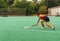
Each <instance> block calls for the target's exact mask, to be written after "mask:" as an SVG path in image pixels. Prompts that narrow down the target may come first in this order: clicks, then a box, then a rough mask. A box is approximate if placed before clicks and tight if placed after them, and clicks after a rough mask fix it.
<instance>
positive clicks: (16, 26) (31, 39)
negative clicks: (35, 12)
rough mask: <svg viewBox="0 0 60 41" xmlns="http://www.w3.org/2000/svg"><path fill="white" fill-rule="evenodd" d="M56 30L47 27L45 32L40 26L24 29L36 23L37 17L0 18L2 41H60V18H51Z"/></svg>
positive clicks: (0, 39) (0, 36) (0, 37)
mask: <svg viewBox="0 0 60 41" xmlns="http://www.w3.org/2000/svg"><path fill="white" fill-rule="evenodd" d="M49 18H50V23H51V24H52V25H54V26H55V30H50V29H49V28H48V27H47V26H46V25H45V27H46V28H45V30H41V24H40V23H39V24H38V26H36V27H32V28H28V29H24V26H30V25H33V24H35V23H36V21H37V17H36V16H9V17H0V41H60V17H49Z"/></svg>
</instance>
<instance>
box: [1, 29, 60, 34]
mask: <svg viewBox="0 0 60 41" xmlns="http://www.w3.org/2000/svg"><path fill="white" fill-rule="evenodd" d="M4 30H12V31H13V30H24V31H36V32H38V31H40V32H52V33H60V31H57V30H35V29H0V31H4Z"/></svg>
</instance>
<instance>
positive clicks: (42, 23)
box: [41, 21, 45, 29]
mask: <svg viewBox="0 0 60 41" xmlns="http://www.w3.org/2000/svg"><path fill="white" fill-rule="evenodd" d="M41 25H42V29H44V28H45V27H44V21H41Z"/></svg>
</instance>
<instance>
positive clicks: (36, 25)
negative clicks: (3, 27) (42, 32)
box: [36, 18, 40, 26]
mask: <svg viewBox="0 0 60 41" xmlns="http://www.w3.org/2000/svg"><path fill="white" fill-rule="evenodd" d="M39 21H40V18H38V21H37V22H36V26H37V25H38V23H39Z"/></svg>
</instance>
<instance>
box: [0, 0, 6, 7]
mask: <svg viewBox="0 0 60 41" xmlns="http://www.w3.org/2000/svg"><path fill="white" fill-rule="evenodd" d="M5 7H7V4H6V2H5V1H4V0H0V8H5Z"/></svg>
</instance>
